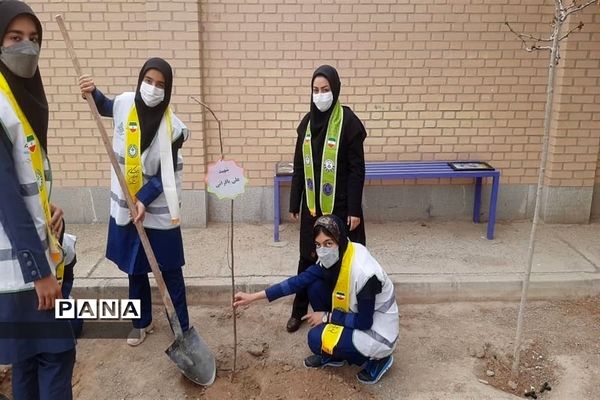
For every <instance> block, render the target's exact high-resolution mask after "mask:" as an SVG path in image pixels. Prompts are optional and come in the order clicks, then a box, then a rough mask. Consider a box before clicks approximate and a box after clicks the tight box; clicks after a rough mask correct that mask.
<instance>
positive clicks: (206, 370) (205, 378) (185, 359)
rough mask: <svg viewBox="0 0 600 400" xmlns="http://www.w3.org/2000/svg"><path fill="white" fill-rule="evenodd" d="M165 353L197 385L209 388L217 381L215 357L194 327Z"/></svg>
mask: <svg viewBox="0 0 600 400" xmlns="http://www.w3.org/2000/svg"><path fill="white" fill-rule="evenodd" d="M165 352H166V353H167V355H168V356H169V358H170V359H171V360H172V361H173V362H174V363H175V364H176V365H177V367H178V368H179V370H180V371H181V372H182V373H183V375H185V377H186V378H188V379H189V380H190V381H192V382H194V383H195V384H197V385H202V386H209V385H211V384H212V383H213V382H214V381H215V377H216V375H217V366H216V362H215V357H214V356H213V354H212V352H211V351H210V349H209V347H208V345H207V344H206V342H205V341H204V340H203V339H202V338H201V337H200V335H198V332H196V329H194V327H191V328H190V329H189V330H187V331H185V332H184V333H183V335H181V336H177V337H175V341H174V342H173V343H172V344H171V346H170V347H169V348H168V349H167V350H166V351H165Z"/></svg>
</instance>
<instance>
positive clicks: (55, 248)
mask: <svg viewBox="0 0 600 400" xmlns="http://www.w3.org/2000/svg"><path fill="white" fill-rule="evenodd" d="M0 90H1V91H2V92H3V93H4V94H5V95H6V97H7V98H8V101H9V102H10V104H11V106H12V108H13V110H14V112H15V114H16V115H17V118H18V119H19V122H20V123H21V126H22V127H23V135H25V143H26V144H25V147H26V148H27V149H28V150H29V157H30V159H31V167H32V168H33V173H34V174H35V176H36V178H37V183H38V189H39V193H40V204H41V206H42V210H43V212H44V218H45V219H46V235H47V236H48V245H49V249H50V257H51V259H52V262H53V263H54V266H55V267H56V271H55V276H56V279H57V280H58V282H59V284H62V279H63V275H64V268H65V265H64V253H63V250H62V248H61V247H60V243H59V242H58V239H57V238H56V237H55V236H54V234H53V233H52V229H50V221H51V219H52V213H51V211H50V194H49V193H48V186H47V183H46V173H45V168H44V159H45V157H46V156H45V154H44V149H42V146H40V142H39V140H38V138H37V136H36V135H35V132H34V131H33V128H32V127H31V124H29V121H28V120H27V117H26V116H25V114H24V113H23V110H21V107H20V106H19V103H17V100H16V99H15V96H14V94H13V92H12V90H11V89H10V86H9V85H8V82H7V81H6V79H5V78H4V75H3V74H2V73H0Z"/></svg>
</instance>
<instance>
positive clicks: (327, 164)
mask: <svg viewBox="0 0 600 400" xmlns="http://www.w3.org/2000/svg"><path fill="white" fill-rule="evenodd" d="M343 120H344V110H343V108H342V105H341V104H340V102H339V100H338V101H337V102H336V103H335V105H334V106H333V112H332V113H331V116H330V117H329V122H328V124H327V133H326V137H325V143H324V145H323V158H322V162H321V190H320V191H319V194H320V195H319V203H320V205H321V212H322V213H323V215H328V214H331V213H333V206H334V205H335V183H336V175H337V173H336V172H337V157H338V150H339V147H340V138H341V135H342V124H343V122H344V121H343ZM311 138H312V135H311V132H310V122H309V123H308V126H307V127H306V133H305V134H304V144H303V145H302V157H303V159H304V187H305V192H306V206H307V207H308V210H309V211H310V214H311V215H312V216H313V217H314V216H316V215H317V208H316V199H315V173H314V166H313V154H312V146H311Z"/></svg>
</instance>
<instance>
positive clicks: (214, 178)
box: [206, 160, 248, 199]
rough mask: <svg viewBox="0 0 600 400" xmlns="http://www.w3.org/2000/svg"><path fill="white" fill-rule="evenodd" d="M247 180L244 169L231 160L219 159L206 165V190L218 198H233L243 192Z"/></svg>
mask: <svg viewBox="0 0 600 400" xmlns="http://www.w3.org/2000/svg"><path fill="white" fill-rule="evenodd" d="M247 181H248V180H247V179H246V177H245V176H244V169H243V168H242V167H240V166H239V165H237V164H236V163H235V161H233V160H219V161H217V162H216V163H213V164H210V165H209V166H208V173H207V174H206V183H207V186H208V191H209V192H210V193H213V194H215V195H216V196H217V197H218V198H219V199H235V198H236V197H237V196H238V195H240V194H242V193H244V187H245V186H246V182H247Z"/></svg>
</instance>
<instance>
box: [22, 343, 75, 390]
mask: <svg viewBox="0 0 600 400" xmlns="http://www.w3.org/2000/svg"><path fill="white" fill-rule="evenodd" d="M73 365H75V349H72V350H69V351H65V352H63V353H40V354H37V355H35V356H33V357H31V358H28V359H26V360H24V361H21V362H18V363H15V364H12V389H13V397H14V399H15V400H38V399H39V400H55V399H61V400H71V399H73V393H72V390H71V378H72V377H73Z"/></svg>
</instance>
